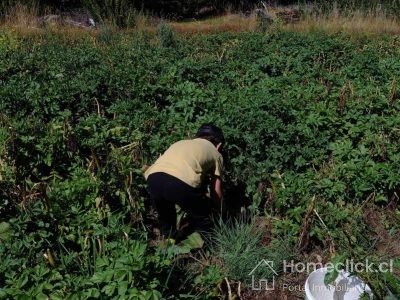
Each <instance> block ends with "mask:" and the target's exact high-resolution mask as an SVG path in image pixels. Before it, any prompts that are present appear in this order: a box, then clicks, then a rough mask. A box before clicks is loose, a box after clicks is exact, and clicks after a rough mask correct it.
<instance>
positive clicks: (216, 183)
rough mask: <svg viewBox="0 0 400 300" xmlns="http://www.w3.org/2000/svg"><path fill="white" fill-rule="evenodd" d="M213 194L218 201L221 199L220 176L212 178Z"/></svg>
mask: <svg viewBox="0 0 400 300" xmlns="http://www.w3.org/2000/svg"><path fill="white" fill-rule="evenodd" d="M213 188H214V194H215V196H216V197H215V198H217V200H218V201H221V200H222V181H221V178H219V177H216V178H215V180H214V187H213Z"/></svg>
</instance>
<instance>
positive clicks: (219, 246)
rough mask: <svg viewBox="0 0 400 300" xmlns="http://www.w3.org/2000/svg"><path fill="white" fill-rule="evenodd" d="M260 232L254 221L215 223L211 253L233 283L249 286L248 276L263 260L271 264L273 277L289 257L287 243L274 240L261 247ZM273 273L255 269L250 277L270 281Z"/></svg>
mask: <svg viewBox="0 0 400 300" xmlns="http://www.w3.org/2000/svg"><path fill="white" fill-rule="evenodd" d="M262 234H263V231H262V229H260V228H257V226H256V224H255V221H254V219H252V220H247V219H246V218H242V219H238V220H235V221H228V222H223V221H219V222H218V224H217V225H216V227H215V229H214V231H213V233H212V235H211V237H210V243H211V249H212V250H211V252H212V254H213V256H215V257H216V258H217V260H219V261H220V263H221V269H222V272H223V273H225V275H226V276H227V277H229V278H230V279H233V280H238V281H241V282H245V283H247V284H249V283H250V282H251V276H249V273H250V272H252V270H253V269H254V268H255V267H256V266H257V264H258V263H259V262H260V261H261V260H263V259H265V260H266V261H270V262H273V268H274V271H275V272H276V273H280V272H282V267H283V261H284V260H288V259H289V258H290V257H293V253H292V252H291V251H290V246H289V243H288V242H287V241H283V240H279V239H276V240H274V242H271V243H270V244H269V245H263V244H262ZM274 271H273V270H271V269H269V268H264V267H261V268H257V269H256V270H255V273H253V274H254V275H255V276H257V277H258V278H264V279H270V278H272V277H273V276H274Z"/></svg>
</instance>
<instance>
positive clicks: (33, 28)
mask: <svg viewBox="0 0 400 300" xmlns="http://www.w3.org/2000/svg"><path fill="white" fill-rule="evenodd" d="M268 12H269V13H270V14H271V15H272V16H274V17H276V15H277V13H278V12H279V10H276V9H272V8H269V9H268ZM38 19H39V18H38V9H37V8H36V7H33V8H27V7H26V6H23V5H17V6H15V7H14V8H12V9H10V10H9V11H8V12H7V17H6V18H5V19H4V20H3V21H2V23H0V26H2V27H6V28H16V29H17V30H18V31H20V32H22V33H23V32H27V33H30V34H31V33H35V32H38V31H39V32H41V31H42V30H43V28H42V27H43V26H42V25H41V24H40V22H39V21H38ZM276 20H277V22H275V23H274V25H273V26H271V28H270V29H269V30H270V31H273V30H276V29H280V30H287V31H295V32H311V31H316V30H318V31H326V32H328V33H336V32H345V33H348V34H350V35H355V36H357V35H365V34H375V35H379V34H393V35H398V34H400V21H399V20H398V19H395V18H393V17H390V16H388V15H386V14H385V13H384V12H383V11H372V12H369V13H365V12H359V11H355V12H346V13H345V15H344V14H341V13H340V12H339V11H338V10H337V9H333V10H332V11H331V12H330V13H328V14H326V13H325V14H323V13H318V12H317V13H316V12H314V13H309V14H307V15H303V16H302V17H301V18H300V20H299V21H297V22H293V23H287V24H285V23H284V22H283V21H281V20H279V19H276ZM159 23H160V20H159V19H155V18H152V17H149V16H146V15H144V14H138V15H137V17H136V27H135V28H134V29H128V30H126V31H129V32H149V33H153V34H155V33H156V32H157V26H158V24H159ZM169 25H170V26H171V27H172V29H173V30H174V31H176V32H177V33H179V34H182V35H197V34H212V33H219V32H255V31H257V30H258V28H259V21H258V19H257V17H256V16H255V15H254V14H252V15H250V16H244V15H240V14H234V13H230V12H227V13H226V14H225V15H223V16H218V17H213V18H209V19H206V20H199V21H196V20H194V21H186V22H169ZM45 27H46V28H45V30H48V28H49V27H50V28H51V30H58V31H60V32H62V33H64V32H65V33H66V35H69V36H71V35H72V36H73V35H78V36H79V35H82V34H83V35H86V34H87V32H90V33H91V34H96V31H97V30H87V29H83V28H73V27H71V26H68V25H65V24H64V25H63V24H59V23H57V22H54V23H50V24H46V26H45Z"/></svg>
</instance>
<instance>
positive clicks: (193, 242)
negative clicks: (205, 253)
mask: <svg viewBox="0 0 400 300" xmlns="http://www.w3.org/2000/svg"><path fill="white" fill-rule="evenodd" d="M180 245H182V246H187V247H189V248H190V249H200V248H202V247H203V245H204V241H203V239H202V238H201V236H200V234H199V233H198V232H193V233H192V234H191V235H189V236H188V237H187V238H186V239H185V240H183V241H182V242H181V243H180Z"/></svg>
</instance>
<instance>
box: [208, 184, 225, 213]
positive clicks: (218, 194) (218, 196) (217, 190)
mask: <svg viewBox="0 0 400 300" xmlns="http://www.w3.org/2000/svg"><path fill="white" fill-rule="evenodd" d="M222 196H223V195H222V180H221V178H220V177H215V179H214V180H213V182H212V185H211V199H212V201H213V209H214V210H215V211H216V212H218V213H222V212H223V210H224V208H223V205H222V204H223V203H222Z"/></svg>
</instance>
